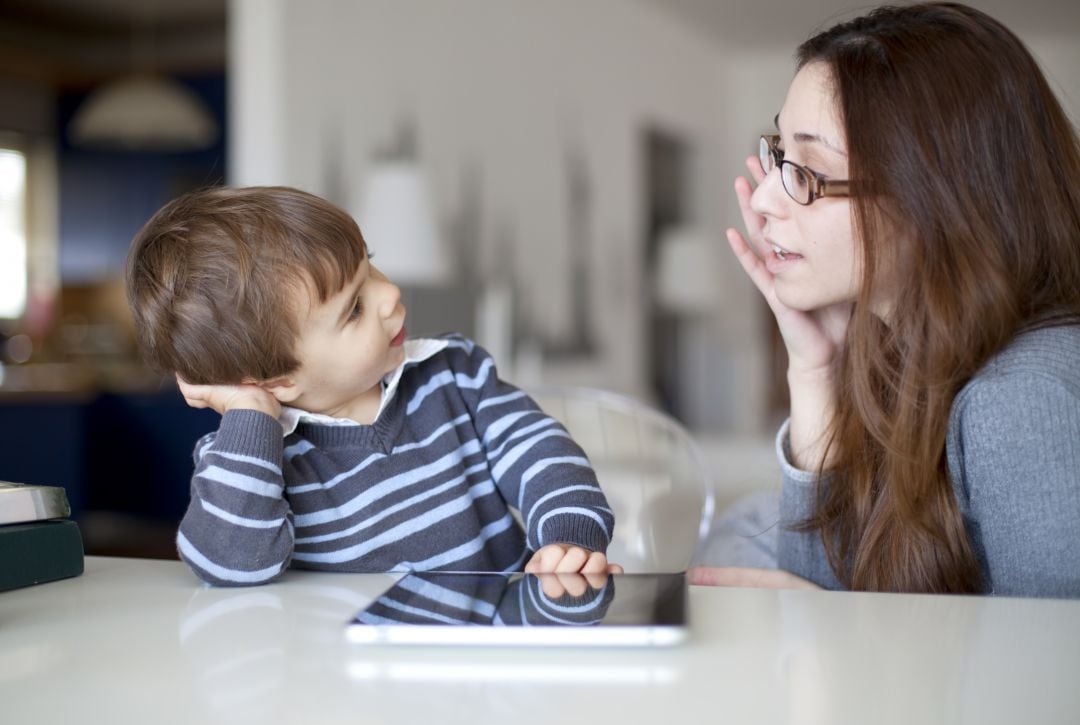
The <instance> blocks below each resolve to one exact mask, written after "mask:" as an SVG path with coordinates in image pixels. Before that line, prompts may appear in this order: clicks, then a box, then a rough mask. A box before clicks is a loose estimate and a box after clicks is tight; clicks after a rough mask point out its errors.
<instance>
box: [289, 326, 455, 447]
mask: <svg viewBox="0 0 1080 725" xmlns="http://www.w3.org/2000/svg"><path fill="white" fill-rule="evenodd" d="M447 344H448V341H447V340H435V339H431V338H417V339H415V340H406V341H405V360H404V361H403V362H402V363H401V364H400V365H398V366H397V367H396V368H394V370H393V371H391V372H390V373H387V374H386V376H384V377H383V379H382V381H381V383H380V384H381V385H382V397H381V399H380V400H379V410H378V412H377V413H376V414H375V421H374V422H373V423H372V425H374V426H375V427H379V423H380V421H379V419H380V418H382V417H383V411H385V410H386V406H387V405H388V404H389V403H390V401H391V400H393V398H394V394H395V393H396V392H397V389H398V383H400V382H401V374H402V373H403V372H404V371H405V368H406V367H408V366H409V365H415V364H416V363H420V362H423V361H424V360H427V359H428V358H430V357H431V356H432V355H435V354H436V353H438V352H441V351H442V350H444V349H445V348H446V346H447ZM278 422H279V423H281V429H282V435H285V436H287V435H289V434H290V433H292V432H293V431H295V430H296V428H297V426H299V425H300V424H301V423H313V424H315V425H321V426H343V427H344V426H349V427H353V426H360V425H363V424H362V423H357V422H356V421H355V420H352V419H351V418H334V417H333V416H329V415H323V414H322V413H311V412H309V411H306V410H301V409H300V408H290V407H288V406H284V405H283V406H282V407H281V416H280V417H279V418H278Z"/></svg>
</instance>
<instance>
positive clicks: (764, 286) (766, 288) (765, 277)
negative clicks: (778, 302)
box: [727, 229, 773, 300]
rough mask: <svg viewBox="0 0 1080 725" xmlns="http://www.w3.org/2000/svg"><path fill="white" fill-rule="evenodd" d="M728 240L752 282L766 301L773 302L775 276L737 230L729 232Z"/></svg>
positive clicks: (729, 230)
mask: <svg viewBox="0 0 1080 725" xmlns="http://www.w3.org/2000/svg"><path fill="white" fill-rule="evenodd" d="M727 240H728V244H729V245H730V246H731V251H733V252H734V253H735V258H736V259H738V260H739V264H741V265H742V268H743V270H744V271H745V272H746V275H747V276H748V277H749V278H750V281H751V282H753V283H754V286H755V287H757V288H758V289H759V290H760V291H761V294H763V295H765V299H766V300H771V297H772V290H773V276H772V273H771V272H769V270H768V269H766V267H765V263H764V262H762V261H761V260H760V259H759V258H758V256H757V255H756V254H754V250H753V249H751V248H750V244H749V242H747V241H746V239H744V238H743V235H741V234H739V232H738V230H737V229H728V230H727Z"/></svg>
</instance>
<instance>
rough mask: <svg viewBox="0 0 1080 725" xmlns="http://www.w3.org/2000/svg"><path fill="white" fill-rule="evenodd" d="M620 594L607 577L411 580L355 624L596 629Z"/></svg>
mask: <svg viewBox="0 0 1080 725" xmlns="http://www.w3.org/2000/svg"><path fill="white" fill-rule="evenodd" d="M614 595H615V582H614V579H613V578H612V577H609V576H608V575H606V574H540V575H532V574H526V575H510V576H508V575H504V574H475V575H472V576H463V575H461V574H453V575H440V574H437V573H430V572H429V573H425V574H422V575H421V574H418V575H411V576H407V577H405V578H404V579H402V580H401V581H399V582H398V583H397V585H395V586H394V587H393V588H392V589H390V590H389V591H387V592H386V593H385V594H383V595H382V596H381V597H379V598H378V599H377V600H376V601H375V602H374V603H373V604H372V605H371V606H370V607H368V608H366V609H364V610H363V611H362V612H360V613H359V614H357V615H356V620H355V621H356V623H358V624H369V625H384V624H450V625H490V626H495V627H504V626H507V627H508V626H545V625H579V626H581V625H584V626H588V625H596V624H599V623H600V622H601V621H603V619H604V615H605V614H606V613H607V610H608V607H609V606H610V605H611V601H612V599H613V598H614Z"/></svg>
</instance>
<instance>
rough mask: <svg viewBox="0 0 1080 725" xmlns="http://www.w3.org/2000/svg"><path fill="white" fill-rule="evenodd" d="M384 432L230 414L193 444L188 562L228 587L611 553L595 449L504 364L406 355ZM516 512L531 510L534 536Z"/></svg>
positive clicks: (182, 544) (463, 352) (183, 531)
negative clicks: (555, 546)
mask: <svg viewBox="0 0 1080 725" xmlns="http://www.w3.org/2000/svg"><path fill="white" fill-rule="evenodd" d="M389 393H390V394H389V397H387V396H384V403H383V407H382V408H381V409H380V412H379V414H378V416H377V417H376V419H375V422H374V423H373V424H371V425H359V424H352V425H340V424H338V425H331V424H328V423H331V422H333V423H340V421H320V422H317V421H316V420H312V419H310V418H301V419H300V422H299V423H298V424H297V425H296V426H295V430H293V431H292V432H289V433H287V435H285V436H284V437H283V435H282V425H281V424H280V423H279V422H278V421H277V420H275V419H274V418H272V417H270V416H268V415H266V414H264V413H261V412H258V411H254V410H230V411H227V412H226V413H225V415H223V416H222V419H221V425H220V427H219V428H218V430H217V431H215V432H214V433H210V434H209V435H207V436H205V437H203V438H202V439H201V440H200V441H199V442H198V443H197V444H196V447H195V474H194V476H193V478H192V484H191V502H190V504H189V506H188V509H187V512H186V513H185V515H184V518H183V520H182V521H181V523H180V530H179V532H178V533H177V547H178V549H179V552H180V556H181V558H182V559H184V560H185V561H186V562H187V563H188V564H189V565H190V566H191V567H192V569H193V570H194V571H195V573H196V574H197V575H198V576H199V577H200V578H202V579H204V580H205V581H207V582H210V583H213V584H220V585H246V584H259V583H263V582H268V581H270V580H272V579H274V578H275V577H277V576H278V575H280V574H281V572H282V571H284V570H285V568H286V567H288V566H289V565H290V563H291V564H292V565H294V566H297V567H302V568H306V569H318V570H323V571H348V572H378V571H414V570H415V571H425V570H447V571H450V570H457V571H494V572H510V571H519V570H521V568H522V567H523V566H524V564H525V562H526V561H527V560H528V557H529V555H530V552H531V551H535V550H536V549H538V548H540V547H541V546H543V545H546V544H551V543H567V544H573V545H577V546H581V547H584V548H586V549H589V550H593V551H605V550H606V549H607V545H608V542H609V541H610V540H611V533H612V530H613V527H614V519H613V516H612V513H611V509H610V508H608V505H607V502H606V500H605V498H604V495H603V493H602V492H601V490H600V487H599V485H598V484H597V481H596V476H595V474H594V473H593V471H592V468H591V467H590V465H589V462H588V460H587V459H586V457H585V453H584V452H583V451H582V450H581V448H580V447H579V446H578V445H577V444H576V443H574V441H573V440H572V439H571V438H570V435H569V434H568V433H567V432H566V429H565V428H563V427H562V425H560V424H559V423H558V422H557V421H555V420H554V419H553V418H551V417H549V416H547V415H546V414H544V413H543V412H542V411H541V410H540V409H539V408H538V407H537V405H536V403H534V402H533V401H532V399H530V398H529V397H528V396H527V395H525V393H523V392H521V391H520V390H518V389H516V388H514V387H513V386H512V385H509V384H507V383H505V382H503V381H502V380H500V379H499V377H498V375H497V374H496V370H495V366H494V362H493V361H492V359H491V357H490V356H489V355H488V354H487V353H486V352H485V351H484V350H483V349H482V348H480V347H479V346H477V345H475V344H474V343H473V342H471V341H469V340H467V339H465V338H462V337H459V336H451V337H448V338H446V339H445V345H444V346H441V347H440V348H437V352H435V353H434V354H432V355H430V357H427V358H425V359H422V360H418V361H410V360H408V359H407V360H406V362H405V363H404V365H403V368H401V369H399V377H397V376H395V378H394V386H393V387H392V388H390V389H389ZM511 509H516V510H517V511H518V512H519V513H520V517H521V521H522V522H523V523H524V530H523V528H522V526H521V525H520V524H519V523H518V522H517V521H516V520H515V519H514V517H513V516H512V514H511Z"/></svg>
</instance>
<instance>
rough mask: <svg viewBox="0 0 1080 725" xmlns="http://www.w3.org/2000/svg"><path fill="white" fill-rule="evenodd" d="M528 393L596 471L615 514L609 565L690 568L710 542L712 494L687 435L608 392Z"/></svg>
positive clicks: (555, 389)
mask: <svg viewBox="0 0 1080 725" xmlns="http://www.w3.org/2000/svg"><path fill="white" fill-rule="evenodd" d="M527 392H528V393H529V395H531V396H532V397H533V399H534V400H536V402H537V403H538V404H539V405H540V407H541V408H542V409H543V410H544V411H545V412H546V413H547V414H548V415H550V416H552V417H553V418H555V419H557V420H558V421H559V422H561V423H562V424H563V425H565V426H566V428H567V430H569V431H570V435H572V436H573V437H574V440H576V441H577V443H578V444H579V445H580V446H581V447H582V448H583V449H585V453H586V455H587V456H588V457H589V461H590V462H591V463H592V465H593V468H594V469H595V471H596V476H597V478H598V479H599V481H600V486H601V488H603V489H604V494H605V495H606V496H607V499H608V503H609V504H610V505H611V508H612V510H613V511H614V512H615V536H614V538H613V540H612V542H611V544H610V546H609V547H608V560H609V561H611V562H613V563H616V564H621V565H622V566H623V567H624V568H625V569H626V571H627V572H628V573H633V572H676V571H683V570H685V569H686V568H687V567H689V566H690V563H691V561H692V560H693V558H694V554H695V552H696V551H697V549H698V547H699V546H700V545H701V544H702V542H704V541H705V539H706V536H707V535H708V531H709V526H710V524H711V521H712V514H713V492H712V486H711V484H710V481H709V475H708V471H707V470H706V468H705V465H704V460H703V458H702V455H701V452H700V451H699V449H698V446H697V444H696V443H695V442H694V439H693V438H692V437H691V436H690V433H689V432H688V431H687V430H686V428H684V427H683V426H682V424H680V423H679V422H678V421H677V420H675V419H674V418H672V417H671V416H669V415H667V414H665V413H663V412H661V411H659V410H657V409H655V408H653V407H651V406H649V405H646V404H645V403H642V402H640V401H638V400H635V399H633V398H629V397H626V396H624V395H620V394H618V393H613V392H610V391H606V390H600V389H596V388H581V387H568V386H553V385H548V386H537V387H533V388H529V389H528V390H527Z"/></svg>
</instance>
